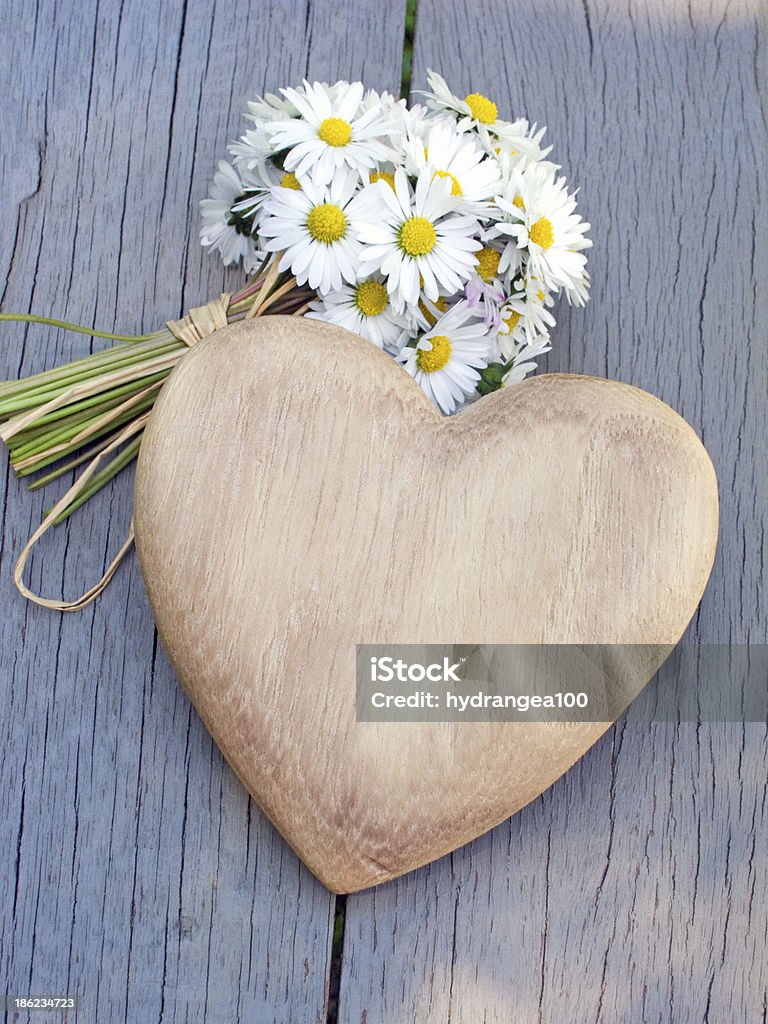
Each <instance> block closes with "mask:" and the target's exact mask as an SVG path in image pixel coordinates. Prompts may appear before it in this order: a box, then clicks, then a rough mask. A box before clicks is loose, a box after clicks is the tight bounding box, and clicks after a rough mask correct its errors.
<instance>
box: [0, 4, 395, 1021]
mask: <svg viewBox="0 0 768 1024" xmlns="http://www.w3.org/2000/svg"><path fill="white" fill-rule="evenodd" d="M403 19H404V3H396V4H391V5H387V7H386V8H384V7H382V6H381V5H380V4H373V3H360V4H357V5H356V6H355V8H354V9H351V8H349V7H348V6H347V5H343V4H341V3H338V2H331V0H312V2H303V0H273V2H271V3H270V2H267V3H258V4H257V3H245V4H241V5H238V7H237V8H235V7H233V6H231V5H226V4H221V3H219V4H216V3H214V2H212V0H211V2H204V3H199V4H191V3H190V4H186V3H184V4H182V3H179V4H175V3H162V4H160V3H157V4H145V5H122V4H117V3H101V4H99V3H94V2H90V0H84V2H79V3H72V2H67V0H65V2H58V0H56V2H53V0H48V2H44V0H41V2H40V3H38V4H37V5H34V4H33V5H32V6H31V7H30V5H26V4H21V3H12V4H9V5H6V7H5V9H4V21H5V26H6V36H5V38H4V41H3V49H2V57H0V81H2V94H3V97H4V100H3V105H2V114H0V116H1V117H2V138H3V142H2V146H1V147H0V161H1V163H0V180H1V181H2V184H1V185H0V195H1V196H2V202H1V203H0V240H1V241H2V244H1V245H0V274H1V275H2V280H3V281H4V286H3V290H2V293H1V296H0V301H1V302H2V308H3V309H4V310H16V311H28V310H33V311H36V312H49V313H52V314H53V315H56V316H60V317H63V318H65V319H71V320H74V321H78V322H82V323H87V324H94V325H96V326H99V327H102V328H104V329H107V330H110V329H117V330H123V331H137V332H138V331H142V330H154V329H156V328H157V327H158V326H160V325H161V324H162V322H163V321H164V320H165V319H167V318H169V317H177V316H179V315H181V314H182V313H183V312H184V311H185V310H186V309H187V308H189V307H190V306H193V305H196V304H198V303H199V302H201V301H205V300H206V299H208V298H209V297H210V296H212V295H215V294H218V292H219V291H221V290H222V288H223V287H226V288H232V286H234V285H236V283H237V282H238V281H239V280H241V277H239V276H238V275H237V274H236V273H234V272H231V273H227V272H225V271H223V269H222V267H221V264H220V262H219V261H218V259H217V258H215V257H212V256H210V255H209V254H207V253H205V252H204V251H203V250H202V249H201V248H200V246H199V244H198V241H197V234H198V226H199V220H198V211H197V204H198V201H199V199H201V198H202V197H203V196H204V195H205V193H206V191H207V184H208V180H209V178H210V176H211V175H212V173H213V170H214V168H215V166H216V161H217V160H218V159H220V158H222V157H223V156H224V155H225V154H224V147H225V145H226V142H227V141H228V139H229V138H231V137H233V136H234V135H235V134H236V133H238V132H239V131H240V130H242V128H243V127H244V124H245V122H243V121H242V120H241V111H242V110H243V109H244V107H245V102H246V100H247V98H248V97H249V96H250V95H251V94H253V93H254V92H262V91H263V90H264V89H276V88H277V87H279V86H280V85H284V84H286V85H287V84H292V83H294V82H295V81H300V80H301V78H302V77H304V75H306V74H309V75H312V76H318V77H330V78H331V80H335V78H337V77H342V76H349V75H354V76H358V77H359V76H365V77H366V78H368V79H370V80H371V81H375V82H378V83H380V84H381V86H386V87H388V88H390V89H397V87H398V83H399V77H400V64H401V57H402V39H403ZM340 26H341V28H342V30H341V31H339V27H340ZM373 39H375V40H376V45H375V46H372V45H371V41H372V40H373ZM2 337H3V343H2V346H1V347H0V359H2V376H3V377H6V376H8V377H13V376H16V375H18V374H19V373H21V372H27V373H29V372H35V371H37V370H40V369H43V368H45V367H48V366H53V365H55V364H56V363H57V362H62V361H64V360H66V359H68V358H75V357H77V356H80V355H83V354H85V353H87V352H88V351H89V350H90V342H89V341H88V340H87V339H85V338H83V337H80V336H78V335H71V334H70V335H63V334H61V333H59V332H55V331H51V330H49V329H46V328H40V327H30V328H28V329H25V328H23V327H22V326H13V325H6V324H4V325H3V331H2ZM101 344H102V343H100V342H96V343H95V346H94V347H100V346H101ZM2 474H3V476H2V490H3V494H4V496H5V498H6V504H5V512H4V519H3V526H2V550H1V553H0V592H1V593H2V612H3V614H2V618H1V619H0V629H2V640H1V641H0V679H1V680H2V684H1V685H2V691H1V692H2V706H3V713H2V724H1V725H0V728H1V729H2V739H1V740H0V760H2V779H3V785H2V789H1V790H0V808H1V809H2V821H3V825H2V829H0V835H1V838H0V863H1V864H2V869H1V870H0V886H2V899H1V901H0V902H1V904H2V911H0V984H1V985H2V988H3V991H4V992H6V991H7V992H10V993H13V994H18V995H26V994H30V993H31V994H35V993H36V994H46V993H49V994H50V993H56V994H62V993H71V994H73V995H76V996H78V997H79V998H80V1000H81V1012H80V1014H79V1015H78V1018H77V1019H78V1020H81V1021H95V1020H98V1021H99V1022H102V1021H105V1022H106V1021H121V1022H122V1021H142V1022H144V1021H157V1022H160V1021H164V1022H165V1021H174V1022H175V1021H179V1022H181V1021H195V1022H198V1021H202V1020H206V1021H212V1022H218V1021H221V1022H224V1021H226V1022H231V1021H233V1020H248V1021H256V1020H258V1021H262V1020H263V1021H271V1020H288V1019H291V1020H301V1021H305V1020H306V1021H324V1020H325V1019H326V1001H327V991H326V989H327V978H328V970H329V964H330V946H331V938H332V929H333V907H334V905H333V898H332V897H331V895H330V894H329V893H328V892H327V891H326V890H325V889H324V888H323V887H322V886H321V885H320V884H319V883H318V882H316V881H315V880H314V879H313V878H312V876H311V875H310V873H309V872H308V871H307V870H306V869H305V868H304V867H303V866H302V865H301V864H300V862H299V861H298V859H297V858H296V857H295V855H294V854H293V853H292V851H291V850H290V849H289V848H288V847H287V845H286V844H285V843H284V842H283V841H282V840H281V839H280V837H279V836H278V835H277V833H276V832H275V831H274V829H273V828H272V826H271V825H270V824H269V823H268V822H267V821H266V819H265V818H264V817H263V816H262V815H261V813H260V812H259V811H258V809H257V808H256V807H255V805H254V804H253V803H252V802H251V801H249V799H248V798H247V795H246V793H245V790H244V789H243V787H242V786H241V785H240V783H239V782H238V781H237V780H236V778H235V777H234V775H233V773H232V772H231V771H230V769H229V768H228V766H226V764H225V763H224V761H223V758H222V757H221V755H220V754H219V752H218V750H217V748H216V747H215V746H214V744H213V742H212V740H211V739H210V737H209V736H208V734H207V733H206V731H205V729H204V727H203V726H202V724H201V723H200V721H199V719H198V718H197V716H196V714H195V713H194V712H193V711H192V709H191V706H190V704H189V702H188V700H187V698H186V697H185V696H184V695H183V694H182V692H181V690H180V689H179V687H178V685H177V683H176V681H175V679H174V677H173V675H172V672H171V670H170V667H169V665H168V663H167V661H166V659H165V657H164V656H163V653H162V651H161V650H160V649H158V646H157V643H156V634H155V630H154V625H153V622H152V617H151V614H150V611H149V606H148V604H147V601H146V597H145V595H144V590H143V585H142V582H141V578H140V575H139V571H138V566H137V565H136V562H135V560H134V559H131V560H130V562H129V564H128V565H127V566H124V567H122V568H121V570H120V571H119V572H118V574H117V576H116V577H115V579H114V580H113V582H112V584H111V586H110V588H109V590H108V592H107V593H106V594H105V595H104V596H103V599H102V600H100V601H99V602H98V603H97V604H95V605H93V606H91V607H90V608H88V609H87V610H86V611H84V612H83V613H81V614H78V615H70V616H60V615H56V614H51V613H49V612H46V611H44V610H42V609H39V608H34V607H32V606H31V605H27V604H26V603H25V602H23V601H22V600H21V599H20V598H19V597H18V595H17V594H16V593H15V591H14V590H13V588H12V585H11V582H10V574H11V566H12V563H13V561H14V559H15V556H16V555H17V554H18V552H19V550H20V547H21V546H22V545H23V543H24V540H25V538H26V537H27V536H28V535H29V533H30V531H31V529H33V528H34V526H35V525H36V523H37V522H39V519H40V517H41V514H42V511H43V510H44V509H45V508H46V507H48V505H49V503H50V502H51V497H52V495H51V491H50V490H49V491H48V492H47V493H46V494H45V495H41V494H39V493H37V494H34V495H29V494H28V493H27V492H26V491H25V490H24V488H23V487H22V486H21V484H20V483H19V482H18V481H17V480H16V479H14V478H13V477H12V476H9V475H8V472H7V465H6V460H5V459H3V461H2ZM131 483H132V481H131V479H130V476H129V475H124V478H123V479H121V480H120V481H119V482H118V483H117V484H116V486H115V487H114V489H113V490H112V491H111V492H110V493H109V494H106V495H104V497H103V499H100V500H99V501H98V502H97V503H95V506H94V507H93V508H91V507H87V508H85V509H83V510H81V512H80V513H78V517H77V521H76V522H73V523H72V525H71V528H69V529H67V528H66V527H63V528H61V529H59V530H56V531H54V532H53V534H52V535H48V536H47V537H46V538H45V539H44V541H43V542H42V544H41V546H40V550H39V553H38V554H37V556H36V557H35V559H34V562H35V565H34V566H33V567H32V572H31V581H32V583H33V585H34V586H36V587H38V588H40V587H42V588H45V589H47V590H48V591H49V592H50V591H51V590H52V589H55V588H56V587H61V588H62V590H63V592H64V593H66V594H74V593H76V592H78V588H80V589H82V587H83V586H84V585H87V584H89V583H91V582H93V581H94V580H95V579H97V578H98V577H99V576H100V575H101V572H102V570H103V567H104V565H105V562H106V560H107V557H108V555H109V554H110V553H111V552H112V551H114V550H116V548H117V546H118V545H119V543H120V541H121V539H122V537H123V536H124V534H125V531H126V529H127V526H128V522H129V519H130V511H131ZM64 487H65V484H64V483H63V482H62V484H61V487H60V489H59V492H58V493H61V492H63V489H64ZM52 490H53V491H54V492H55V491H56V487H55V486H54V487H53V488H52ZM24 1019H25V1015H24V1014H21V1015H20V1017H19V1020H24ZM31 1019H32V1020H38V1019H39V1015H32V1017H31ZM70 1019H73V1018H72V1017H71V1015H70Z"/></svg>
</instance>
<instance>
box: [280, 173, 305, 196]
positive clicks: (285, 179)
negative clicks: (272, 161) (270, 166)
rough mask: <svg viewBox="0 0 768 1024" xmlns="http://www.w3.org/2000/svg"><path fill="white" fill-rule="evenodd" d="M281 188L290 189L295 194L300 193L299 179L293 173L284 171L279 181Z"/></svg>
mask: <svg viewBox="0 0 768 1024" xmlns="http://www.w3.org/2000/svg"><path fill="white" fill-rule="evenodd" d="M280 186H281V188H292V189H293V190H294V191H295V192H300V191H301V185H300V184H299V179H298V178H297V177H296V175H295V174H294V173H293V171H286V172H285V174H284V175H283V176H282V178H281V179H280Z"/></svg>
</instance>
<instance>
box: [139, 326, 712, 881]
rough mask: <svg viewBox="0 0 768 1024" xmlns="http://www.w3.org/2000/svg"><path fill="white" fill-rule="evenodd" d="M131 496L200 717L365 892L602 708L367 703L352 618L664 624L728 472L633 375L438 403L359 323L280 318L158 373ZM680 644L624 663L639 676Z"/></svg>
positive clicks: (470, 623) (246, 773)
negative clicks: (629, 380) (463, 710)
mask: <svg viewBox="0 0 768 1024" xmlns="http://www.w3.org/2000/svg"><path fill="white" fill-rule="evenodd" d="M134 519H135V524H136V547H137V551H138V554H139V559H140V562H141V568H142V574H143V576H144V580H145V583H146V586H147V592H148V594H149V598H150V601H151V604H152V609H153V612H154V615H155V620H156V622H157V625H158V630H159V633H160V637H161V640H162V642H163V646H164V648H165V650H166V652H167V653H168V655H169V656H170V659H171V662H172V664H173V666H174V668H175V670H176V673H177V675H178V677H179V679H180V680H181V682H182V684H183V685H184V687H185V689H186V690H187V692H188V693H189V695H190V697H191V698H192V700H193V702H194V704H195V706H196V708H197V709H198V711H199V712H200V715H201V717H202V719H203V721H204V722H205V723H206V725H207V726H208V728H209V729H210V731H211V734H212V735H213V736H214V738H215V739H216V741H217V743H218V744H219V746H220V747H221V749H222V750H223V751H224V753H225V755H226V757H227V759H228V760H229V762H230V763H231V764H232V766H233V767H234V768H235V770H236V772H237V773H238V775H239V776H240V778H241V779H242V780H243V782H244V784H245V785H246V787H247V788H248V789H249V791H250V792H251V793H252V794H253V795H254V797H255V798H256V800H257V802H258V803H259V804H260V806H261V807H263V808H264V810H265V811H266V812H267V814H268V815H269V817H270V818H271V820H272V821H273V822H274V823H275V824H276V825H277V827H278V828H279V830H280V831H281V833H282V834H283V835H284V836H285V838H286V839H287V840H288V842H289V843H290V844H291V846H292V847H293V848H294V849H295V850H296V851H297V852H298V853H299V855H300V856H301V858H302V859H303V860H304V862H305V863H306V864H307V865H308V867H309V868H310V869H311V870H312V871H313V873H314V874H315V875H316V876H317V877H318V878H319V879H320V880H321V881H323V882H324V883H325V884H326V885H327V886H328V887H329V888H331V889H333V890H334V891H336V892H352V891H355V890H357V889H362V888H366V887H367V886H370V885H374V884H377V883H381V882H384V881H387V880H389V879H391V878H393V877H396V876H397V875H400V874H403V873H404V872H405V871H409V870H411V869H413V868H415V867H418V866H420V865H422V864H425V863H427V862H428V861H431V860H434V859H435V858H436V857H440V856H442V855H443V854H445V853H448V852H449V851H451V850H453V849H455V848H456V847H457V846H460V845H462V844H463V843H465V842H467V841H468V840H469V839H473V838H475V837H476V836H478V835H480V834H482V833H484V832H486V831H487V830H488V829H489V828H491V827H492V826H494V825H496V824H498V822H500V821H502V820H504V819H505V818H508V817H509V815H510V814H513V813H515V812H516V811H517V810H519V809H520V808H521V807H523V806H524V805H525V804H527V803H529V802H530V801H531V800H532V799H533V798H534V797H536V796H538V795H539V794H540V793H541V792H542V790H544V789H546V788H548V787H549V786H550V785H551V784H552V782H553V781H554V780H555V779H557V778H558V777H559V776H560V775H561V774H562V773H563V772H564V771H565V770H566V769H567V768H569V767H570V766H571V765H572V764H573V762H574V761H575V760H576V759H577V758H578V757H579V756H581V754H582V753H583V752H584V751H585V750H586V749H588V748H589V747H590V746H591V745H592V743H594V741H595V740H596V739H597V738H598V736H600V735H601V734H602V732H604V730H605V728H606V727H607V723H606V722H602V723H601V722H585V723H582V724H578V725H577V724H563V723H552V722H549V723H547V722H538V723H536V722H532V723H527V722H515V723H494V724H493V725H491V724H489V723H467V722H419V723H411V724H409V725H407V726H402V725H400V727H398V726H396V725H393V724H392V723H387V722H383V723H382V722H357V721H356V720H355V644H356V643H360V642H364V643H376V644H380V643H384V644H409V643H412V644H424V643H428V644H450V643H452V642H460V643H476V642H483V643H501V644H542V643H551V644H604V643H605V644H649V645H651V644H654V645H665V644H666V645H670V649H671V646H673V645H674V644H675V643H677V641H678V639H679V638H680V636H681V635H682V633H683V631H684V630H685V628H686V626H687V625H688V622H689V621H690V618H691V616H692V615H693V612H694V610H695V608H696V605H697V604H698V602H699V599H700V597H701V594H702V592H703V590H704V586H705V584H706V580H707V578H708V576H709V572H710V569H711V566H712V560H713V558H714V551H715V545H716V540H717V482H716V480H715V477H714V472H713V470H712V465H711V462H710V461H709V457H708V456H707V454H706V452H705V451H704V448H703V447H702V445H701V442H700V441H699V439H698V438H697V437H696V435H695V434H694V433H693V431H692V430H691V429H690V428H689V427H688V426H687V425H686V424H685V423H684V422H683V420H681V419H680V417H679V416H677V414H676V413H674V412H672V410H671V409H670V408H669V407H668V406H665V405H663V404H662V403H661V402H659V401H658V400H657V399H655V398H653V397H652V396H650V395H648V394H645V393H644V392H641V391H639V390H637V389H633V388H629V387H627V386H626V385H623V384H617V383H614V382H610V381H603V380H597V379H595V378H588V377H576V376H569V375H550V376H543V377H538V378H535V379H533V380H531V381H527V382H525V383H523V384H520V385H519V386H518V387H516V388H514V389H504V390H502V391H498V392H496V393H495V394H494V395H491V396H489V397H488V398H487V399H486V400H485V401H482V402H478V403H476V404H475V405H473V406H472V407H471V408H470V409H468V410H467V411H466V412H464V413H462V414H461V415H460V416H458V417H454V418H446V417H443V416H441V415H440V414H439V413H438V412H437V410H436V409H435V407H434V406H433V405H432V403H431V402H430V401H429V399H428V398H427V397H426V396H425V395H424V393H423V392H422V390H421V388H419V387H418V385H417V384H416V383H415V382H414V381H413V380H411V378H410V377H409V376H408V375H407V373H406V372H405V371H404V370H403V369H402V368H401V367H399V366H398V365H397V364H396V363H395V362H394V361H393V360H392V359H391V357H389V356H388V355H386V354H385V353H384V352H381V351H379V350H378V349H376V348H375V347H374V346H373V345H370V344H368V343H365V342H364V341H362V340H361V339H360V338H358V337H357V336H356V335H354V334H352V333H350V332H348V331H344V330H342V329H341V328H337V327H334V326H333V325H330V324H325V323H319V322H316V321H306V320H301V319H296V318H292V317H265V318H264V319H262V320H258V321H249V322H246V323H243V324H237V325H234V326H232V327H229V328H227V329H226V330H223V331H221V332H218V333H217V334H215V335H213V336H211V337H209V338H207V339H206V340H205V341H203V342H201V343H200V344H198V345H196V346H195V348H194V349H193V350H192V352H191V353H190V354H189V355H187V356H186V357H185V358H184V360H183V361H182V362H181V364H180V365H179V366H178V367H177V368H176V370H175V371H174V373H173V374H172V376H171V378H170V380H169V381H168V382H167V383H166V385H165V387H164V388H163V392H162V395H161V397H160V398H159V399H158V402H157V405H156V406H155V410H154V412H153V414H152V419H151V422H150V423H149V424H148V426H147V432H146V435H145V438H144V441H143V443H142V447H141V452H140V455H139V464H138V470H137V476H136V492H135V501H134ZM515 546H519V547H520V549H521V550H524V551H525V558H524V559H520V558H516V557H501V558H500V557H499V555H498V552H499V551H507V552H512V551H513V550H514V548H515ZM666 653H668V651H666V652H664V653H663V654H660V656H659V658H658V659H657V660H655V662H654V663H653V664H652V666H651V667H650V668H649V667H648V666H647V665H645V664H643V665H642V666H637V667H636V668H635V667H631V666H629V665H626V666H623V667H622V670H623V671H624V672H626V673H627V675H629V677H630V678H628V679H623V678H622V679H619V680H616V684H617V685H618V684H622V685H623V686H625V687H626V691H627V692H628V694H629V696H628V699H632V698H633V697H634V696H635V695H636V694H637V693H638V692H639V690H640V689H641V688H642V687H643V686H644V685H645V683H646V682H647V681H648V679H649V678H650V677H651V675H653V673H654V672H655V670H656V668H658V665H659V664H660V662H661V661H662V660H663V659H664V657H665V656H666Z"/></svg>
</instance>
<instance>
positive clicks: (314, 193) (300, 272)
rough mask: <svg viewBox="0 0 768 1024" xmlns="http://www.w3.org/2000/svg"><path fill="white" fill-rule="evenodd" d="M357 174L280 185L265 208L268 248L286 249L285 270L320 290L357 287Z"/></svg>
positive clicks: (262, 227)
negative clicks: (323, 182) (344, 285)
mask: <svg viewBox="0 0 768 1024" xmlns="http://www.w3.org/2000/svg"><path fill="white" fill-rule="evenodd" d="M356 185H357V176H356V175H355V174H354V173H352V172H349V171H342V172H341V173H340V174H337V175H335V176H334V178H333V180H332V181H331V182H330V184H328V185H324V186H316V185H314V184H313V183H312V182H311V181H309V180H306V181H304V182H303V183H302V186H301V188H300V189H295V188H292V187H278V188H274V189H272V194H271V196H270V197H269V199H268V200H267V201H266V202H265V204H264V219H263V221H262V223H261V225H260V229H259V230H260V234H261V236H262V237H263V238H264V239H265V242H264V245H265V248H267V249H268V250H270V251H271V252H279V251H283V250H284V251H283V256H282V258H281V260H280V270H281V271H282V270H288V269H289V268H290V271H291V273H292V274H293V275H294V277H295V278H296V283H297V284H299V285H303V284H307V283H308V284H309V287H310V288H312V289H314V290H315V291H319V292H322V293H323V294H325V293H326V292H333V291H339V289H340V288H341V286H342V281H347V282H348V283H349V284H354V283H355V281H356V280H357V278H358V274H359V260H360V250H361V245H360V242H359V240H358V235H357V231H356V229H355V226H354V223H353V221H354V211H355V205H356V203H357V202H358V201H359V199H360V195H361V193H358V194H357V196H356V195H355V192H356Z"/></svg>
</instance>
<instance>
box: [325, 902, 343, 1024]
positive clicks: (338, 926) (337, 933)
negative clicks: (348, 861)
mask: <svg viewBox="0 0 768 1024" xmlns="http://www.w3.org/2000/svg"><path fill="white" fill-rule="evenodd" d="M346 921H347V897H346V896H337V897H336V904H335V909H334V918H333V944H332V947H331V972H330V974H329V976H328V1015H327V1017H326V1024H338V1019H339V992H340V990H341V965H342V962H343V958H344V929H345V927H346Z"/></svg>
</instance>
